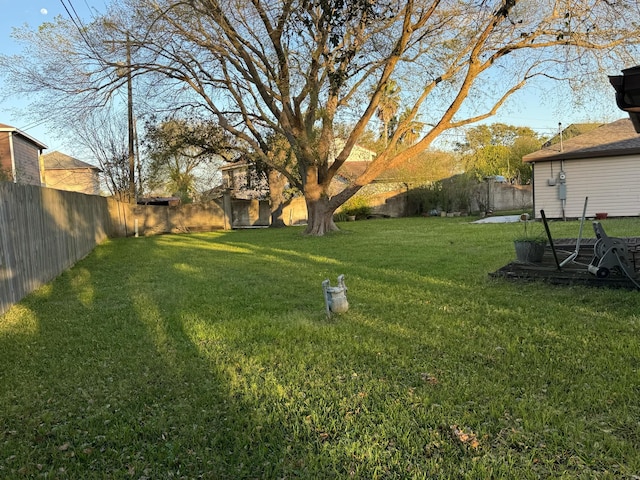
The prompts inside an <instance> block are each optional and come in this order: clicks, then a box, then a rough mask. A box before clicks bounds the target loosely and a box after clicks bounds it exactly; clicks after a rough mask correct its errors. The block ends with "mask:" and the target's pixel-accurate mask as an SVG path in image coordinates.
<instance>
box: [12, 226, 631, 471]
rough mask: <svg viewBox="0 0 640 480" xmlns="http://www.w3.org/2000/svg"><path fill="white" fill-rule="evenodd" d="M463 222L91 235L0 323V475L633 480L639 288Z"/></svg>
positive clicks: (512, 230)
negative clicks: (338, 291) (90, 241)
mask: <svg viewBox="0 0 640 480" xmlns="http://www.w3.org/2000/svg"><path fill="white" fill-rule="evenodd" d="M467 221H468V220H467V219H464V218H462V219H458V218H451V219H448V218H447V219H441V218H411V219H400V220H374V221H366V222H351V223H343V224H341V226H342V228H343V232H342V233H338V234H333V235H330V236H328V237H325V238H309V237H304V236H302V235H301V232H302V230H300V229H297V228H288V229H283V230H247V231H233V232H214V233H206V234H192V235H172V236H168V235H167V236H158V237H150V238H137V239H134V238H130V239H120V240H112V241H108V242H106V243H105V244H103V245H101V246H99V247H98V248H97V249H96V250H95V251H94V252H93V253H92V254H91V255H90V256H89V257H88V258H86V259H85V260H83V261H81V262H80V263H78V264H77V265H76V266H75V267H74V268H73V269H71V270H70V271H68V272H66V273H64V274H63V275H61V276H60V277H59V278H58V279H56V280H55V281H54V282H52V283H50V284H49V285H47V286H45V287H44V288H42V289H40V290H38V291H37V292H36V293H34V294H32V295H30V296H29V297H28V298H26V299H25V300H23V301H22V302H21V303H20V304H18V305H16V306H15V307H14V308H12V309H11V310H10V311H9V312H7V313H6V314H5V315H3V316H0V418H1V420H2V421H1V422H0V478H3V479H4V478H40V477H47V478H73V479H92V478H105V479H107V478H108V479H111V478H116V479H117V478H134V479H164V478H189V479H190V478H204V479H250V478H266V479H281V478H288V479H292V478H310V479H317V478H362V479H373V478H402V479H404V478H429V479H448V478H451V479H458V478H469V479H483V478H514V479H526V478H567V479H573V478H585V479H587V478H589V479H591V478H597V479H600V478H611V479H620V478H627V479H637V478H638V475H640V454H639V453H638V452H639V451H640V398H639V395H640V386H639V385H640V374H639V371H638V369H639V367H640V293H639V292H634V291H621V290H607V289H593V288H584V287H557V286H549V285H544V284H515V283H508V282H506V281H502V280H493V279H490V278H489V277H488V275H487V274H488V273H489V272H492V271H495V270H497V269H498V268H500V267H501V266H503V265H505V264H506V263H508V262H509V261H510V260H511V259H512V258H513V257H514V251H513V244H512V239H513V238H514V237H515V236H517V235H518V234H519V233H520V232H519V230H520V229H521V226H519V225H514V224H487V225H473V224H469V223H467ZM603 223H604V225H605V228H606V230H607V233H608V234H609V235H611V236H640V221H638V220H607V221H605V222H603ZM551 229H552V232H553V233H554V236H556V237H558V238H559V237H575V236H577V231H578V223H577V222H567V223H560V222H559V223H554V224H552V225H551ZM585 231H587V233H588V234H589V235H590V236H593V234H592V232H591V230H590V229H585ZM339 274H345V278H346V284H347V286H348V288H349V290H348V299H349V304H350V309H349V311H348V312H347V313H345V314H343V315H341V316H334V317H333V318H331V319H327V318H326V317H325V311H324V300H323V296H322V288H321V283H322V281H323V280H324V279H325V278H329V279H330V280H331V283H332V285H333V284H335V282H336V278H337V276H338V275H339Z"/></svg>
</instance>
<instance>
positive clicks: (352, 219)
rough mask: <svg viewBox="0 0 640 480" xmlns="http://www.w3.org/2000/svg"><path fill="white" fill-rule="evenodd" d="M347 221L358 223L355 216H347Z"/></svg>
mask: <svg viewBox="0 0 640 480" xmlns="http://www.w3.org/2000/svg"><path fill="white" fill-rule="evenodd" d="M347 220H349V221H350V222H355V221H356V216H355V215H347Z"/></svg>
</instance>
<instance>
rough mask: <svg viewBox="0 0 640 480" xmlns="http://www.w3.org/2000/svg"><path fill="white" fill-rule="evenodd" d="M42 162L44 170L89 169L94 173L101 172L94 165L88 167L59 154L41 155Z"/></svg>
mask: <svg viewBox="0 0 640 480" xmlns="http://www.w3.org/2000/svg"><path fill="white" fill-rule="evenodd" d="M42 161H43V162H44V169H45V170H79V169H91V170H95V171H96V172H101V171H102V170H100V168H98V167H96V166H95V165H90V164H88V163H85V162H83V161H82V160H78V159H77V158H73V157H71V156H69V155H65V154H64V153H61V152H51V153H45V154H44V155H42Z"/></svg>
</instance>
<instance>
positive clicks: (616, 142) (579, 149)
mask: <svg viewBox="0 0 640 480" xmlns="http://www.w3.org/2000/svg"><path fill="white" fill-rule="evenodd" d="M562 147H563V148H562V151H560V143H556V144H553V145H550V146H547V147H545V148H543V149H542V150H538V151H537V152H533V153H530V154H528V155H525V156H524V157H522V161H523V162H526V163H530V162H544V161H551V160H569V159H579V158H596V157H612V156H621V155H636V154H640V135H639V134H638V133H637V132H636V131H635V128H634V127H633V124H632V123H631V120H630V119H628V118H623V119H621V120H616V121H615V122H612V123H607V124H605V125H602V126H600V127H598V128H596V129H594V130H591V131H589V132H587V133H584V134H582V135H578V136H577V137H573V138H571V139H569V140H567V141H565V142H563V144H562Z"/></svg>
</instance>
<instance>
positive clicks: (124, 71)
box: [106, 33, 136, 203]
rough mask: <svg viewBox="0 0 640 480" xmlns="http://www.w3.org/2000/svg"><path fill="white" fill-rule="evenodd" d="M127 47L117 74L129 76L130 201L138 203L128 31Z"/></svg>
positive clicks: (115, 42) (114, 42) (111, 42)
mask: <svg viewBox="0 0 640 480" xmlns="http://www.w3.org/2000/svg"><path fill="white" fill-rule="evenodd" d="M106 43H110V44H112V45H116V44H118V43H119V44H122V43H123V42H122V41H117V40H110V41H107V42H106ZM124 44H125V47H126V63H125V64H124V65H122V64H121V63H118V64H117V65H118V68H117V69H116V74H117V75H118V77H120V78H122V77H125V76H126V77H127V124H128V132H129V133H128V135H129V142H128V143H129V145H128V149H129V202H130V203H136V153H135V138H136V135H135V119H134V118H133V78H132V77H133V75H132V74H131V39H130V37H129V34H128V33H127V37H126V40H125V41H124Z"/></svg>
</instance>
